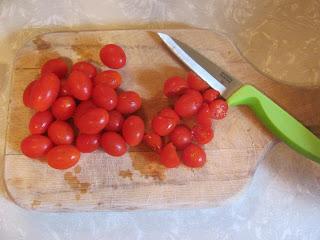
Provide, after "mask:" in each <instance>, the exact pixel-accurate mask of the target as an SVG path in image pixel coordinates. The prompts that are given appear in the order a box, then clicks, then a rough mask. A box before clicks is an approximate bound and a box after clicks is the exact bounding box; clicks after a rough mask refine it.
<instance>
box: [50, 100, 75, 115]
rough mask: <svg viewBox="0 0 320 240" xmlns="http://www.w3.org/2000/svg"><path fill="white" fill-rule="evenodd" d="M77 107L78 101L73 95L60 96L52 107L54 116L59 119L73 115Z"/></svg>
mask: <svg viewBox="0 0 320 240" xmlns="http://www.w3.org/2000/svg"><path fill="white" fill-rule="evenodd" d="M75 109H76V102H75V101H74V99H73V98H72V97H69V96H66V97H60V98H58V99H57V100H56V101H55V102H54V103H53V104H52V107H51V112H52V114H53V116H54V117H55V118H56V119H58V120H67V119H69V118H71V117H72V115H73V113H74V111H75Z"/></svg>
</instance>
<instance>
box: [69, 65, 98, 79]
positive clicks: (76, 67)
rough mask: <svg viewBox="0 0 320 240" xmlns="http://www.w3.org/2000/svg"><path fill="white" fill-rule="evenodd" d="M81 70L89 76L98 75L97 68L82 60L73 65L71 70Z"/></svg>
mask: <svg viewBox="0 0 320 240" xmlns="http://www.w3.org/2000/svg"><path fill="white" fill-rule="evenodd" d="M74 70H76V71H80V72H83V73H84V74H86V75H87V76H88V78H94V77H95V76H96V75H97V69H96V67H95V66H94V65H92V64H91V63H88V62H85V61H81V62H77V63H75V64H74V65H73V66H72V69H71V71H74Z"/></svg>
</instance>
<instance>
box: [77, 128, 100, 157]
mask: <svg viewBox="0 0 320 240" xmlns="http://www.w3.org/2000/svg"><path fill="white" fill-rule="evenodd" d="M99 141H100V134H83V133H80V134H79V135H78V137H77V140H76V147H77V149H78V150H79V151H80V152H83V153H90V152H93V151H95V150H97V149H98V147H99Z"/></svg>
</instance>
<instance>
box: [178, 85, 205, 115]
mask: <svg viewBox="0 0 320 240" xmlns="http://www.w3.org/2000/svg"><path fill="white" fill-rule="evenodd" d="M201 104H202V95H201V94H200V93H199V92H198V91H195V90H190V91H188V93H185V94H183V95H182V96H181V97H180V98H179V99H178V100H177V101H176V102H175V105H174V110H175V111H176V113H178V114H179V115H180V116H181V117H191V116H193V115H194V114H196V113H197V111H198V110H199V108H200V106H201Z"/></svg>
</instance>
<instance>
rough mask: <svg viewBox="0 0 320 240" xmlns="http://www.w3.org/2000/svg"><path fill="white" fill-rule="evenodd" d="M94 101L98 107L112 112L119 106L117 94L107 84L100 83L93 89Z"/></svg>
mask: <svg viewBox="0 0 320 240" xmlns="http://www.w3.org/2000/svg"><path fill="white" fill-rule="evenodd" d="M92 101H93V103H94V104H96V105H97V106H98V107H102V108H104V109H106V110H108V111H111V110H112V109H114V108H115V107H116V106H117V103H118V96H117V93H116V92H115V91H114V90H113V89H112V88H110V87H109V86H108V85H107V84H104V83H100V84H98V85H96V86H95V87H94V88H93V91H92Z"/></svg>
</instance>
